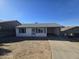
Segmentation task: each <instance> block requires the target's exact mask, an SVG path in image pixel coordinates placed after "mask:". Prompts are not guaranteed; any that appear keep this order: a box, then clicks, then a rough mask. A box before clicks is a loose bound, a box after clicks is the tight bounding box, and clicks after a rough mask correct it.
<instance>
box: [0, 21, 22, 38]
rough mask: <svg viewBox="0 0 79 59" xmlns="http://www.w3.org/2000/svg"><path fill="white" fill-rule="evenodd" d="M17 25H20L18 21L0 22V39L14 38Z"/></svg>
mask: <svg viewBox="0 0 79 59" xmlns="http://www.w3.org/2000/svg"><path fill="white" fill-rule="evenodd" d="M17 25H21V24H20V23H19V22H18V21H9V22H6V21H5V22H0V34H1V35H0V37H6V36H15V35H16V26H17Z"/></svg>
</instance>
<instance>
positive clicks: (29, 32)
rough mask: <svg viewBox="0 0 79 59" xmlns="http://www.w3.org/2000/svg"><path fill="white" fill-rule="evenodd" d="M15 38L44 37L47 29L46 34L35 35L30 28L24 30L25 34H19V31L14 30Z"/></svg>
mask: <svg viewBox="0 0 79 59" xmlns="http://www.w3.org/2000/svg"><path fill="white" fill-rule="evenodd" d="M16 36H17V37H29V36H33V37H46V36H47V28H46V33H35V35H33V34H32V28H26V33H19V29H18V28H16Z"/></svg>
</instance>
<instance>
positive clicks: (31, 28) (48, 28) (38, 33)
mask: <svg viewBox="0 0 79 59" xmlns="http://www.w3.org/2000/svg"><path fill="white" fill-rule="evenodd" d="M60 28H61V25H59V24H56V23H35V24H22V25H19V26H16V36H17V37H46V36H58V35H60Z"/></svg>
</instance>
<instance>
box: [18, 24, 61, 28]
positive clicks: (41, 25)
mask: <svg viewBox="0 0 79 59" xmlns="http://www.w3.org/2000/svg"><path fill="white" fill-rule="evenodd" d="M17 27H61V25H60V24H56V23H35V24H22V25H19V26H17Z"/></svg>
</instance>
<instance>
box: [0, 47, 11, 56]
mask: <svg viewBox="0 0 79 59" xmlns="http://www.w3.org/2000/svg"><path fill="white" fill-rule="evenodd" d="M10 52H11V50H8V49H4V48H0V56H4V55H7V54H8V53H10Z"/></svg>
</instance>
